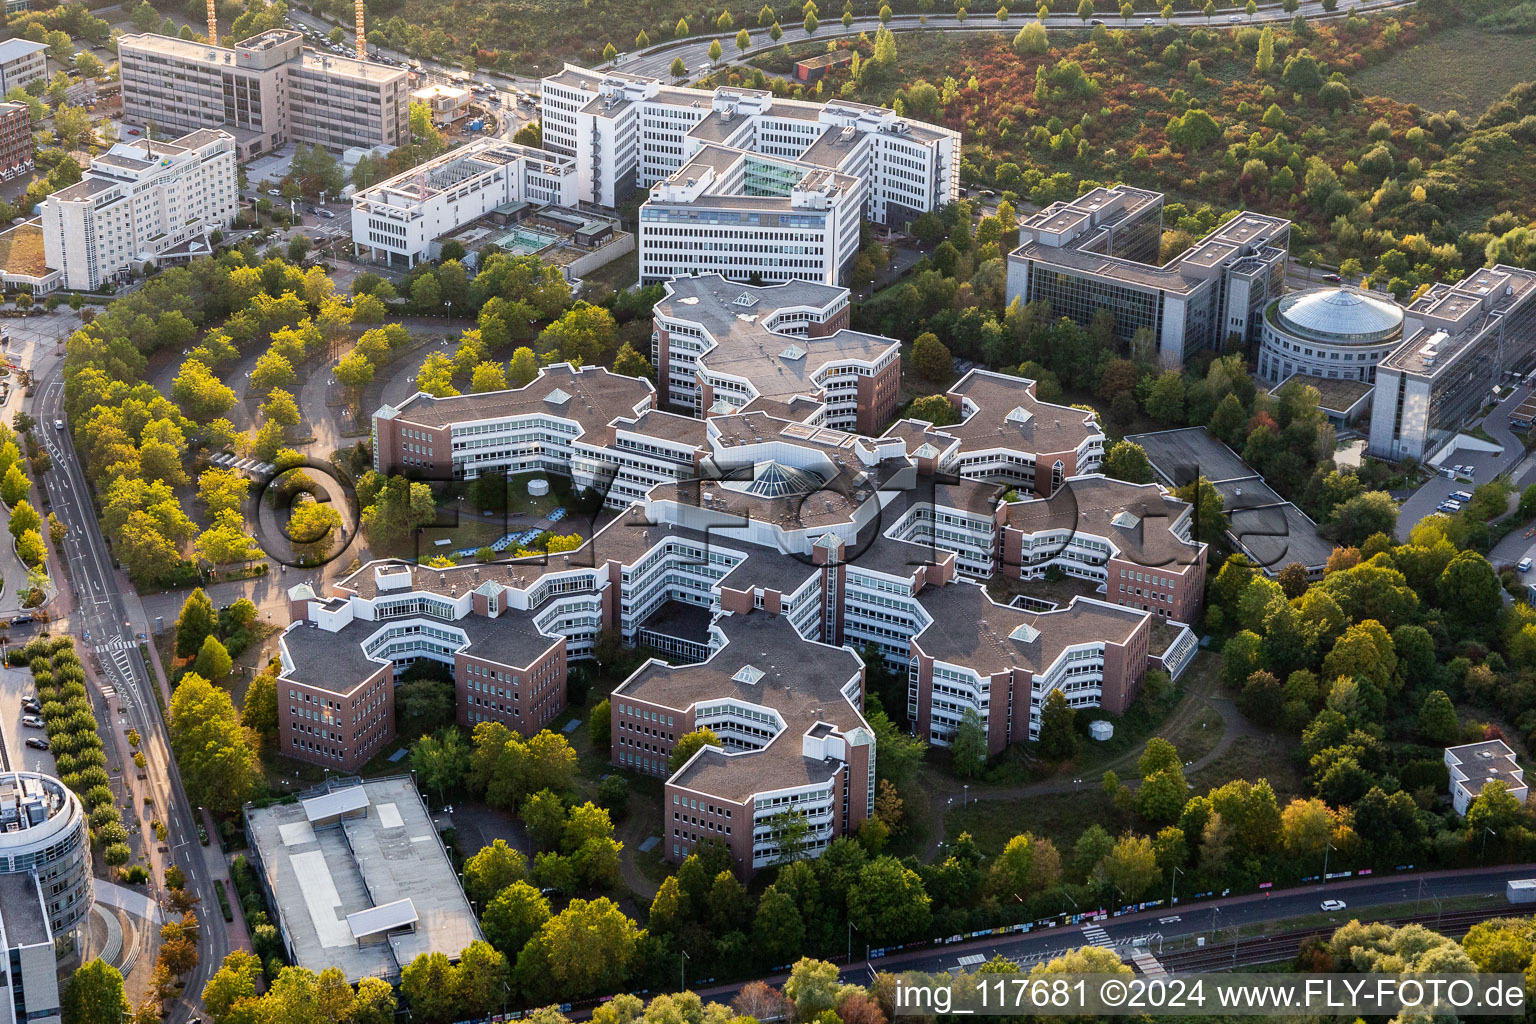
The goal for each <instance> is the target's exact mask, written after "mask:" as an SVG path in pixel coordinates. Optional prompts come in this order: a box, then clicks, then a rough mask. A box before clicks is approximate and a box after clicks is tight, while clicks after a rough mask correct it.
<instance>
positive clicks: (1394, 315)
mask: <svg viewBox="0 0 1536 1024" xmlns="http://www.w3.org/2000/svg"><path fill="white" fill-rule="evenodd" d="M1402 340H1403V310H1402V307H1400V306H1399V305H1398V304H1397V303H1395V302H1392V301H1391V300H1390V299H1381V298H1377V297H1376V296H1374V295H1367V294H1365V293H1364V292H1358V291H1355V290H1354V289H1351V288H1318V289H1315V290H1312V291H1305V292H1293V293H1291V294H1290V295H1286V296H1285V297H1283V298H1279V299H1276V300H1275V301H1274V302H1271V303H1270V304H1269V308H1268V309H1266V310H1265V311H1264V326H1263V332H1262V334H1261V336H1260V341H1259V376H1260V377H1262V378H1264V379H1265V380H1267V381H1272V382H1274V383H1279V382H1281V381H1284V380H1285V379H1286V378H1287V377H1290V376H1292V375H1293V374H1301V375H1305V376H1308V377H1320V378H1323V379H1325V380H1353V381H1360V382H1363V383H1367V384H1370V383H1374V382H1375V380H1376V366H1377V364H1379V363H1380V362H1381V361H1382V360H1383V359H1385V358H1386V357H1387V356H1389V355H1391V353H1392V351H1393V350H1394V349H1395V348H1397V346H1398V345H1399V344H1401V343H1402Z"/></svg>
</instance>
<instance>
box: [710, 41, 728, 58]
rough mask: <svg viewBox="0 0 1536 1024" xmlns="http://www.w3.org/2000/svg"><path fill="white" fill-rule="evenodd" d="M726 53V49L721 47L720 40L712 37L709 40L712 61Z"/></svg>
mask: <svg viewBox="0 0 1536 1024" xmlns="http://www.w3.org/2000/svg"><path fill="white" fill-rule="evenodd" d="M724 53H725V51H724V50H722V49H721V47H720V40H718V39H711V40H710V41H709V59H710V60H711V61H718V60H719V59H720V58H721V56H722V55H723V54H724Z"/></svg>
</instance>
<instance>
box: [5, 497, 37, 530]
mask: <svg viewBox="0 0 1536 1024" xmlns="http://www.w3.org/2000/svg"><path fill="white" fill-rule="evenodd" d="M42 528H43V517H42V516H40V515H38V514H37V509H35V508H33V507H32V503H31V502H29V501H27V500H26V499H25V498H23V499H22V500H21V501H18V502H17V503H16V504H15V505H13V506H12V507H11V523H10V531H11V536H12V537H14V538H20V537H21V535H22V534H24V533H27V532H29V531H30V532H33V533H37V532H39V531H41V530H42Z"/></svg>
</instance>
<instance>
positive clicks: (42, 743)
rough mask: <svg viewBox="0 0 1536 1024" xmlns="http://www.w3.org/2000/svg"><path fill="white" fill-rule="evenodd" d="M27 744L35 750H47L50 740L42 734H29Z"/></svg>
mask: <svg viewBox="0 0 1536 1024" xmlns="http://www.w3.org/2000/svg"><path fill="white" fill-rule="evenodd" d="M27 746H29V747H31V748H32V749H34V750H47V749H49V743H48V741H47V740H45V739H43V738H42V737H41V736H28V737H27Z"/></svg>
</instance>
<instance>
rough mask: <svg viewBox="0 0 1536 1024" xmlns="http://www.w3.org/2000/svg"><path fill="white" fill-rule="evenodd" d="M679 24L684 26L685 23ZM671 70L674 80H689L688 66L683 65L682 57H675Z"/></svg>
mask: <svg viewBox="0 0 1536 1024" xmlns="http://www.w3.org/2000/svg"><path fill="white" fill-rule="evenodd" d="M679 24H684V23H683V22H679ZM671 70H672V77H673V78H687V77H688V65H687V64H684V63H683V58H681V57H673V58H672V69H671Z"/></svg>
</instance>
